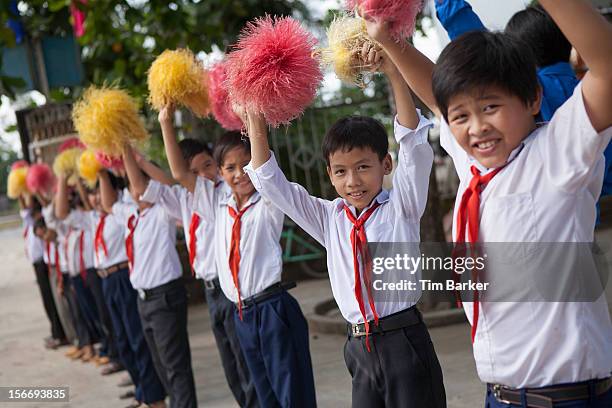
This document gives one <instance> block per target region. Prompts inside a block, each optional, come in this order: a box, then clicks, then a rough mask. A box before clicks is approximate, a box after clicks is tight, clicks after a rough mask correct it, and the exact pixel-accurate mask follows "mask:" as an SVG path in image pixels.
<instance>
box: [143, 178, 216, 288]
mask: <svg viewBox="0 0 612 408" xmlns="http://www.w3.org/2000/svg"><path fill="white" fill-rule="evenodd" d="M224 186H225V183H220V184H218V185H217V187H216V188H217V189H224V188H225V187H224ZM141 199H142V200H143V201H147V202H149V203H153V204H158V205H161V206H162V207H164V209H165V210H166V211H167V212H168V213H169V214H170V215H171V216H172V217H174V218H176V219H180V220H181V222H182V223H183V230H184V232H185V240H186V245H187V248H188V249H189V242H190V239H191V235H190V234H189V226H190V225H191V216H192V214H193V213H194V209H193V195H192V194H191V193H190V192H189V190H187V189H186V188H184V187H183V186H180V185H178V184H175V185H173V186H167V185H164V184H161V183H159V182H158V181H155V180H150V181H149V185H148V186H147V190H146V191H145V193H144V194H143V195H142V197H141ZM213 229H214V224H213V223H212V222H206V220H205V219H200V224H199V225H198V228H197V229H196V255H195V259H194V261H193V266H194V268H193V269H194V271H195V274H196V276H197V277H198V278H201V279H204V280H206V281H211V280H213V279H215V278H217V277H218V276H219V274H218V273H217V266H216V263H215V252H214V246H213V240H214V231H213Z"/></svg>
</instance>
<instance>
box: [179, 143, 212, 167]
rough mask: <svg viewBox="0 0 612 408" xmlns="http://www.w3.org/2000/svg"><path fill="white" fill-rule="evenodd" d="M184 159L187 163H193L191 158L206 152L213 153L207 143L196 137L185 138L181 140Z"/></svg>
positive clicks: (180, 144) (180, 145) (210, 154)
mask: <svg viewBox="0 0 612 408" xmlns="http://www.w3.org/2000/svg"><path fill="white" fill-rule="evenodd" d="M178 145H179V147H180V148H181V153H182V154H183V159H185V161H186V162H187V163H191V160H192V159H193V158H194V157H195V156H197V155H198V154H200V153H206V154H207V155H209V156H210V157H212V155H213V153H212V150H211V149H210V147H208V145H207V144H205V143H202V142H200V141H199V140H196V139H183V140H181V141H180V142H179V144H178Z"/></svg>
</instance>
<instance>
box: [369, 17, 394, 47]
mask: <svg viewBox="0 0 612 408" xmlns="http://www.w3.org/2000/svg"><path fill="white" fill-rule="evenodd" d="M363 18H364V20H365V24H366V30H367V31H368V35H369V36H370V38H372V39H373V40H375V41H378V42H379V43H380V44H381V45H382V46H383V47H385V46H386V45H387V44H389V43H390V42H393V39H391V35H390V34H389V24H388V23H387V22H385V21H380V20H375V19H373V18H371V17H368V16H367V15H366V16H363Z"/></svg>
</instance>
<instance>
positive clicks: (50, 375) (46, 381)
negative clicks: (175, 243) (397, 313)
mask: <svg viewBox="0 0 612 408" xmlns="http://www.w3.org/2000/svg"><path fill="white" fill-rule="evenodd" d="M605 239H606V240H607V242H612V241H611V240H610V236H609V235H608V236H606V238H605ZM610 286H612V285H608V289H609V292H610ZM292 293H293V295H294V296H295V297H296V298H297V299H298V300H299V301H300V304H301V306H302V309H303V310H304V313H309V311H311V310H312V308H313V307H314V304H315V303H317V302H318V301H320V300H323V299H326V298H329V297H330V295H331V292H330V289H329V283H328V281H326V280H313V281H306V282H302V283H301V284H300V285H299V286H298V288H296V289H294V290H292ZM608 298H609V299H610V296H608ZM611 304H612V303H611ZM0 328H1V329H0V386H21V387H24V386H68V387H70V403H68V404H65V403H64V404H62V403H46V404H33V403H2V402H0V407H19V408H25V407H43V406H44V407H47V406H51V407H85V406H87V407H92V408H96V407H105V408H106V407H122V406H125V405H126V404H125V403H124V401H120V400H119V399H118V395H119V394H120V392H123V390H124V389H123V388H121V389H120V388H118V387H117V386H116V384H117V383H118V382H119V381H120V379H121V378H122V377H123V376H124V375H125V374H124V373H120V374H115V375H111V376H108V377H103V376H101V375H100V374H99V371H100V369H99V368H96V367H95V366H93V365H92V364H84V363H81V362H73V361H70V360H68V359H67V358H66V357H64V351H65V349H59V350H57V351H48V350H45V349H44V347H43V342H42V339H43V338H44V337H46V336H48V335H49V324H48V322H47V319H46V317H45V315H44V311H43V307H42V302H41V300H40V295H39V291H38V288H37V285H36V281H35V276H34V272H33V270H32V267H31V266H30V265H29V264H28V263H27V261H26V260H25V257H24V252H23V243H22V240H21V237H20V230H19V229H10V230H0ZM189 334H190V341H191V351H192V360H193V365H194V370H195V372H194V374H195V380H196V387H197V393H198V400H199V403H200V406H202V407H211V408H222V407H234V406H236V404H235V402H234V400H233V399H232V397H231V395H230V392H229V389H228V387H227V385H226V383H225V379H224V377H223V372H222V369H221V363H220V360H219V356H218V353H217V350H216V346H215V341H214V337H213V335H212V332H211V331H210V329H209V319H208V311H207V310H206V305H196V306H193V307H191V308H190V309H189ZM431 335H432V338H433V342H434V344H435V347H436V351H437V353H438V357H439V359H440V362H441V364H442V369H443V372H444V381H445V386H446V393H447V398H448V406H449V407H450V408H473V407H479V406H482V405H483V404H482V402H483V400H484V387H483V385H482V384H481V383H480V381H479V380H478V378H477V375H476V369H475V366H474V361H473V357H472V352H471V345H470V341H469V328H468V326H467V324H457V325H452V326H446V327H439V328H434V329H432V330H431ZM310 340H311V343H310V350H311V354H312V359H313V367H314V375H315V382H316V388H317V399H318V403H319V406H320V407H324V408H327V407H330V408H332V407H333V408H341V407H349V406H350V399H351V398H350V392H351V384H350V376H349V374H348V371H347V370H346V367H345V365H344V361H343V357H342V347H343V344H344V341H345V338H344V337H343V336H340V335H320V334H313V333H311V338H310Z"/></svg>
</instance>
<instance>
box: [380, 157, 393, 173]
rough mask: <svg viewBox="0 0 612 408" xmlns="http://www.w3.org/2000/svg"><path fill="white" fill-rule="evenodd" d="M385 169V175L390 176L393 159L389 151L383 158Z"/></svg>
mask: <svg viewBox="0 0 612 408" xmlns="http://www.w3.org/2000/svg"><path fill="white" fill-rule="evenodd" d="M382 165H383V169H384V171H385V176H388V175H389V174H391V172H392V171H393V159H392V158H391V155H390V154H389V153H387V155H386V156H385V158H384V159H383V160H382Z"/></svg>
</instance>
